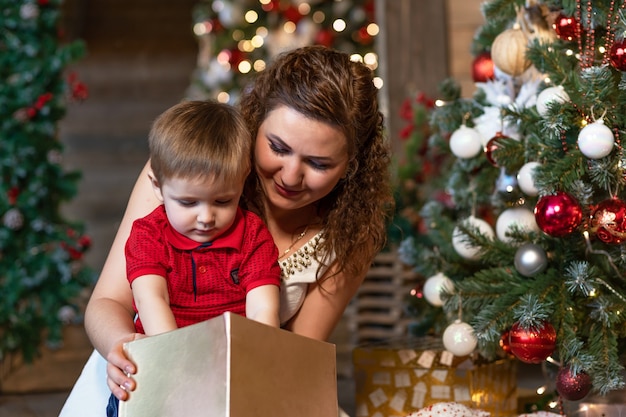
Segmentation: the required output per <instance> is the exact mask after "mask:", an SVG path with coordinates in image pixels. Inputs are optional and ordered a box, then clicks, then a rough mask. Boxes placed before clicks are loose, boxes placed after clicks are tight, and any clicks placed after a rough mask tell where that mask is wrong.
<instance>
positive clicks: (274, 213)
mask: <svg viewBox="0 0 626 417" xmlns="http://www.w3.org/2000/svg"><path fill="white" fill-rule="evenodd" d="M377 94H378V91H377V89H376V87H375V86H374V84H373V80H372V72H371V71H370V70H369V69H368V68H367V67H366V66H365V65H363V64H362V63H357V62H352V61H351V60H350V58H349V56H348V55H347V54H344V53H341V52H337V51H334V50H331V49H327V48H324V47H321V46H311V47H304V48H300V49H296V50H293V51H291V52H287V53H285V54H283V55H280V56H278V57H277V59H276V60H275V61H274V62H273V64H272V65H270V66H269V67H268V68H267V69H266V70H264V71H263V72H261V73H260V74H259V75H258V77H257V78H256V80H255V82H254V84H253V85H252V86H251V87H250V88H249V89H247V90H246V91H245V92H244V94H243V96H242V99H241V103H240V109H241V112H242V114H243V116H244V119H246V122H247V124H248V127H249V129H250V131H251V132H252V137H253V140H254V144H253V153H254V155H253V159H254V166H255V169H254V170H253V172H252V173H251V175H250V177H249V179H248V182H247V186H246V190H245V191H244V197H243V201H242V204H243V205H244V206H245V207H246V208H247V209H249V210H252V211H254V212H256V213H257V214H259V215H260V216H261V217H262V218H263V220H264V221H265V222H266V224H267V226H268V228H269V230H270V233H271V234H272V237H273V239H274V242H275V243H276V246H277V247H278V250H279V256H280V258H279V263H280V265H281V269H282V284H281V286H282V288H281V323H282V326H283V327H284V328H285V329H288V330H290V331H293V332H295V333H297V334H300V335H304V336H308V337H311V338H314V339H318V340H326V339H327V338H328V337H329V335H330V334H331V332H332V330H333V328H334V327H335V325H336V324H337V322H338V321H339V319H340V318H341V315H342V314H343V311H344V309H345V308H346V306H347V305H348V303H349V301H350V299H351V298H352V297H353V296H354V295H355V293H356V291H357V289H358V288H359V286H360V285H361V283H362V282H363V279H364V277H365V274H366V273H367V270H368V268H369V266H370V263H371V261H372V259H373V257H374V256H375V254H376V253H377V252H378V251H379V250H380V249H381V248H382V246H383V244H384V241H385V236H386V220H387V218H388V216H389V215H390V213H391V209H392V206H393V198H392V195H391V187H390V185H389V183H390V181H389V172H388V169H389V165H390V153H389V148H388V146H387V143H386V141H385V139H384V137H383V117H382V114H381V113H380V111H379V108H378V101H377ZM149 170H150V166H149V164H147V165H146V167H145V168H144V170H143V172H142V173H141V175H140V177H139V179H138V181H137V183H136V185H135V188H134V190H133V192H132V195H131V197H130V201H129V204H128V207H127V210H126V213H125V214H124V218H123V220H122V223H121V225H120V228H119V231H118V233H117V236H116V238H115V240H114V242H113V246H112V248H111V252H110V253H109V257H108V258H107V260H106V262H105V265H104V268H103V270H102V274H101V275H100V278H99V280H98V283H97V285H96V287H95V289H94V291H93V294H92V296H91V299H90V301H89V304H88V306H87V310H86V313H85V327H86V330H87V333H88V335H89V337H90V339H91V342H92V343H93V345H94V346H95V348H96V349H97V350H98V352H100V354H101V355H102V356H103V357H105V358H106V360H107V362H108V363H107V366H106V369H107V370H106V373H107V383H108V386H109V389H110V390H111V392H113V394H114V395H115V396H116V397H117V398H119V399H120V400H122V401H123V400H126V399H127V398H128V392H130V391H132V390H133V389H134V388H135V382H134V381H133V379H132V374H134V373H135V366H134V365H133V363H132V362H131V361H129V360H128V359H127V358H126V357H125V356H124V353H123V351H122V344H123V343H124V342H128V341H131V340H134V339H135V338H137V337H140V335H138V334H136V333H135V330H134V326H133V309H132V293H131V290H130V288H129V286H128V281H127V280H126V277H125V261H124V252H123V248H124V243H125V241H126V238H127V236H128V234H129V231H130V227H131V224H132V221H133V220H134V219H137V218H139V217H142V216H144V215H146V214H147V213H149V212H150V211H152V210H153V209H154V208H155V207H156V206H157V204H158V201H157V200H156V199H155V197H154V193H153V192H152V189H151V187H150V182H149V178H148V172H149ZM304 252H306V253H307V254H309V255H310V256H308V257H303V256H299V255H298V254H303V253H304ZM303 259H308V261H303ZM92 361H94V362H95V361H96V359H93V358H92V359H90V362H92ZM82 378H83V377H82V376H81V379H82ZM85 378H87V376H85ZM79 383H81V384H83V385H84V384H85V382H81V381H80V380H79ZM92 389H93V388H90V390H92ZM75 390H76V388H75ZM72 395H74V393H72ZM84 395H89V393H87V394H84ZM68 402H69V400H68ZM105 404H106V403H105ZM68 407H69V405H68V404H66V408H68ZM102 409H103V408H102ZM64 411H65V410H64ZM62 415H64V414H63V413H62ZM65 415H70V414H65ZM83 415H85V414H83Z"/></svg>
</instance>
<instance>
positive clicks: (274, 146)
mask: <svg viewBox="0 0 626 417" xmlns="http://www.w3.org/2000/svg"><path fill="white" fill-rule="evenodd" d="M270 149H271V150H272V152H274V153H276V154H278V155H283V154H286V153H287V152H288V150H287V149H285V148H283V147H281V146H280V145H278V144H276V143H274V142H271V141H270Z"/></svg>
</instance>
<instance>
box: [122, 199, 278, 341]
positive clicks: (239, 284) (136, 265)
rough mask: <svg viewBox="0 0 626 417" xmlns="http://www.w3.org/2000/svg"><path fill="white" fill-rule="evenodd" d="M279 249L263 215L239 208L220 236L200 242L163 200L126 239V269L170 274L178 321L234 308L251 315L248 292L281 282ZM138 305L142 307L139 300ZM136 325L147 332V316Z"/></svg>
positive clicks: (133, 272)
mask: <svg viewBox="0 0 626 417" xmlns="http://www.w3.org/2000/svg"><path fill="white" fill-rule="evenodd" d="M277 258H278V249H277V248H276V245H275V244H274V240H273V239H272V236H271V235H270V233H269V231H268V230H267V227H266V226H265V224H264V223H263V221H262V220H261V219H260V218H259V217H258V216H257V215H255V214H253V213H251V212H249V211H246V210H242V209H238V210H237V215H236V217H235V221H234V222H233V225H232V226H231V227H230V229H229V230H228V231H226V232H225V233H224V234H222V235H221V236H219V237H218V238H217V239H216V240H214V241H212V242H209V243H206V244H199V243H198V242H196V241H194V240H191V239H189V238H187V237H186V236H183V235H181V234H180V233H178V232H177V231H176V230H174V229H173V228H172V227H171V226H170V224H169V222H168V221H167V217H166V215H165V209H164V207H163V205H161V206H159V207H157V208H156V209H155V210H154V211H153V212H152V213H150V214H149V215H147V216H146V217H144V218H142V219H138V220H136V221H135V222H134V223H133V228H132V230H131V233H130V236H129V238H128V241H127V242H126V272H127V276H128V281H129V282H130V283H131V284H132V282H133V280H135V279H136V278H137V277H140V276H143V275H148V274H156V275H160V276H163V277H165V278H166V280H167V288H168V291H169V297H170V307H171V309H172V311H173V313H174V317H175V318H176V324H177V325H178V327H184V326H188V325H190V324H194V323H198V322H201V321H204V320H207V319H210V318H212V317H216V316H219V315H220V314H222V313H224V312H226V311H231V312H233V313H236V314H240V315H242V316H245V312H246V308H245V307H246V294H247V293H248V291H250V290H252V289H253V288H256V287H258V286H261V285H277V286H279V285H280V267H279V266H278V261H277ZM133 308H134V309H135V312H137V307H136V305H135V304H134V302H133ZM135 327H136V329H137V332H139V333H144V330H143V326H142V324H141V319H140V318H138V319H137V321H136V323H135Z"/></svg>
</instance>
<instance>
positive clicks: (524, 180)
mask: <svg viewBox="0 0 626 417" xmlns="http://www.w3.org/2000/svg"><path fill="white" fill-rule="evenodd" d="M540 165H541V164H539V162H534V161H533V162H527V163H526V164H524V165H523V166H522V167H521V168H520V170H519V172H518V173H517V185H518V186H519V188H520V189H521V190H522V192H523V193H524V194H526V195H527V196H529V197H535V196H536V195H538V194H539V190H538V189H537V187H536V186H535V179H534V178H533V175H534V172H533V171H534V169H535V168H537V167H538V166H540Z"/></svg>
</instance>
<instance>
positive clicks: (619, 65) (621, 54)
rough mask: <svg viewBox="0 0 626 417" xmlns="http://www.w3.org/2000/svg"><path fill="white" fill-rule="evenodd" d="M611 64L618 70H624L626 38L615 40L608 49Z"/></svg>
mask: <svg viewBox="0 0 626 417" xmlns="http://www.w3.org/2000/svg"><path fill="white" fill-rule="evenodd" d="M609 60H610V62H611V65H613V67H614V68H615V69H617V70H619V71H626V39H623V40H621V41H619V42H618V41H616V42H615V43H613V46H611V50H610V51H609Z"/></svg>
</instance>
